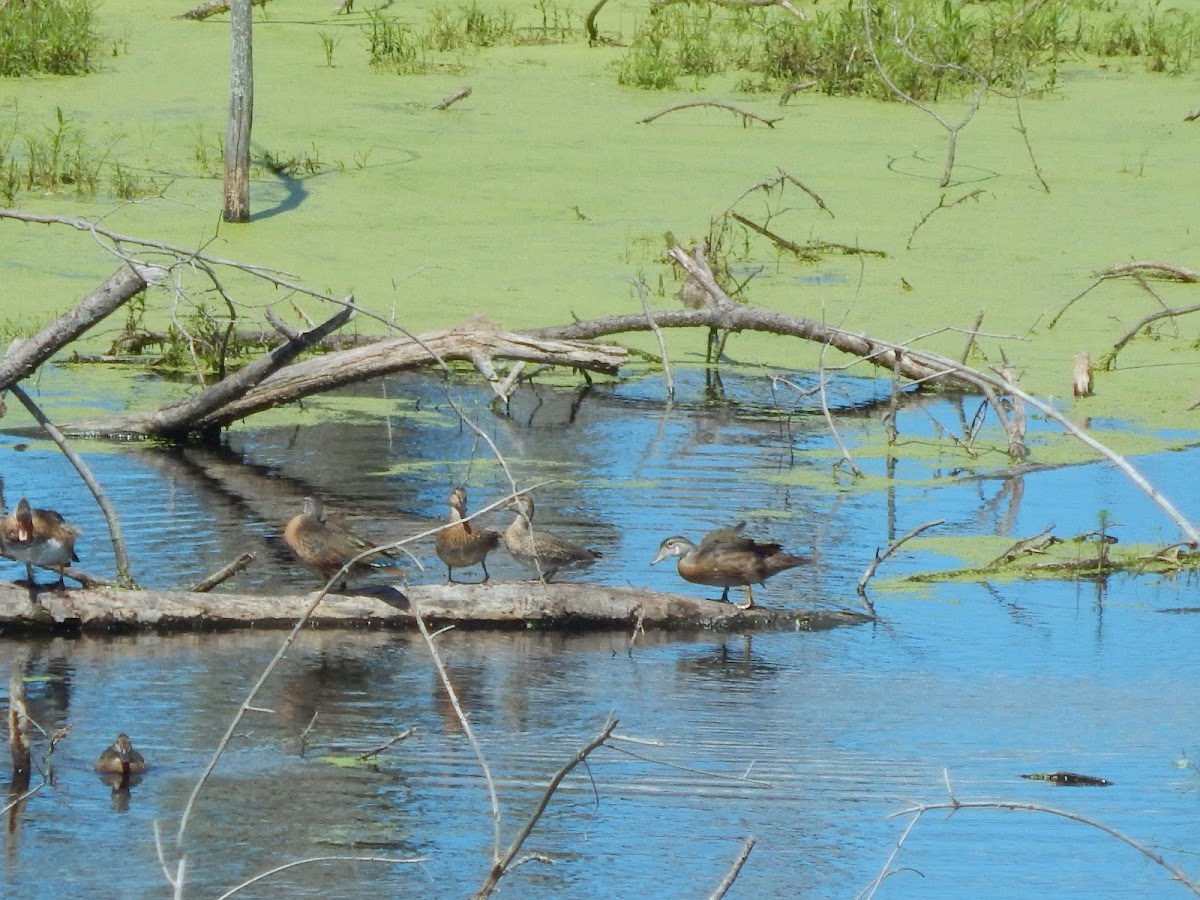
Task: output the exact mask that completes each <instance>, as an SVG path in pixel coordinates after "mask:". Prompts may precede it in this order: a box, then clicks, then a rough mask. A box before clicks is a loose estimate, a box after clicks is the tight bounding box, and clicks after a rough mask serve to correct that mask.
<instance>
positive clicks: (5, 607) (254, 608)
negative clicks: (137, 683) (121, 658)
mask: <svg viewBox="0 0 1200 900" xmlns="http://www.w3.org/2000/svg"><path fill="white" fill-rule="evenodd" d="M311 596H312V595H311V594H310V595H297V594H292V595H286V596H262V595H252V594H222V593H195V592H189V591H123V590H116V589H109V588H98V589H87V590H83V589H80V590H65V591H60V590H50V589H47V590H43V591H41V592H40V593H38V594H37V596H36V597H33V596H31V595H30V592H29V590H28V588H27V587H24V586H20V585H17V584H13V583H11V582H2V583H0V629H2V630H3V631H4V632H5V633H12V632H13V631H16V630H30V631H33V630H43V631H55V630H60V631H87V632H111V631H158V632H166V631H197V630H204V631H208V630H224V629H232V628H256V629H262V628H291V627H292V626H293V625H295V623H296V620H297V619H298V618H300V616H301V615H302V614H303V611H304V609H305V608H306V607H307V606H308V604H309V602H310V600H311ZM414 610H416V611H419V612H420V613H421V615H422V616H423V617H424V619H425V621H426V622H427V623H429V624H430V625H435V626H440V625H445V624H455V625H460V626H464V627H475V628H545V629H573V630H580V631H583V630H589V629H620V630H628V629H630V628H634V627H636V626H638V625H640V627H642V628H644V629H663V630H670V629H697V628H700V629H712V630H715V631H745V630H782V629H792V630H804V631H819V630H825V629H829V628H835V627H837V626H840V625H857V624H861V623H863V622H867V621H870V618H869V617H868V616H866V615H863V614H862V613H857V612H850V611H838V610H782V609H766V608H763V607H754V608H752V609H739V608H738V607H737V606H735V605H734V604H732V603H722V602H720V601H717V600H702V599H696V598H693V597H685V596H682V595H678V594H665V593H661V592H658V591H647V590H639V589H637V588H628V587H608V586H604V585H592V584H568V583H558V584H549V585H544V584H540V583H538V582H510V583H490V584H425V585H411V586H402V587H395V588H389V587H379V588H371V589H370V590H369V592H367V593H359V594H330V595H328V596H327V597H326V598H325V599H324V600H323V601H322V602H321V604H320V605H319V606H318V607H317V609H316V612H315V613H314V614H313V616H312V617H311V619H310V620H309V624H310V625H311V626H313V627H317V628H403V629H407V628H413V627H415V620H414Z"/></svg>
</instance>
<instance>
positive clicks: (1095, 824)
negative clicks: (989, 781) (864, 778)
mask: <svg viewBox="0 0 1200 900" xmlns="http://www.w3.org/2000/svg"><path fill="white" fill-rule="evenodd" d="M962 809H1003V810H1012V811H1015V812H1035V813H1045V814H1047V815H1051V816H1059V817H1061V818H1063V819H1067V820H1068V821H1071V822H1078V823H1079V824H1081V825H1087V826H1088V827H1090V828H1095V829H1097V830H1099V831H1102V832H1104V833H1105V834H1107V835H1108V836H1109V837H1112V838H1115V839H1116V840H1118V841H1120V842H1121V843H1122V844H1125V845H1126V846H1128V847H1132V848H1133V849H1134V850H1136V851H1137V852H1138V853H1140V854H1142V855H1143V856H1144V857H1146V858H1147V859H1148V860H1150V861H1151V862H1153V863H1155V864H1156V865H1158V866H1161V867H1162V868H1163V869H1166V871H1168V872H1169V873H1170V874H1171V877H1172V878H1173V879H1174V880H1176V881H1178V882H1179V883H1180V884H1182V885H1183V886H1184V887H1186V888H1187V889H1188V890H1189V891H1191V892H1192V893H1193V894H1195V895H1196V896H1198V897H1200V884H1197V883H1196V882H1195V881H1193V880H1192V879H1191V878H1189V877H1188V875H1187V873H1186V872H1184V871H1183V869H1181V868H1179V867H1178V866H1176V865H1174V864H1172V863H1170V862H1168V861H1167V860H1166V859H1165V858H1164V857H1163V856H1162V855H1161V854H1160V853H1158V852H1156V851H1154V850H1151V849H1150V848H1149V847H1147V846H1146V845H1145V844H1142V843H1140V842H1139V841H1135V840H1134V839H1133V838H1131V837H1129V836H1128V835H1126V834H1123V833H1122V832H1120V831H1117V830H1116V829H1115V828H1113V827H1112V826H1110V825H1105V824H1104V823H1103V822H1099V821H1097V820H1095V819H1090V818H1088V817H1087V816H1081V815H1079V814H1078V813H1073V812H1070V811H1068V810H1065V809H1057V808H1055V807H1053V806H1043V805H1042V804H1040V803H1026V802H1017V801H1012V800H957V799H953V798H952V799H951V800H950V801H948V802H946V803H921V804H916V805H914V806H910V807H909V808H907V809H902V810H900V811H899V812H895V813H892V815H891V816H889V817H888V818H894V817H896V816H904V815H912V816H914V817H915V818H914V823H915V821H916V819H919V818H920V817H921V816H923V815H924V814H925V813H927V812H937V811H940V810H948V811H949V812H951V813H955V812H958V811H959V810H962ZM910 830H911V825H910ZM883 877H886V872H885V873H883V874H882V875H881V878H880V879H878V880H879V881H881V880H882V878H883ZM868 896H869V895H868Z"/></svg>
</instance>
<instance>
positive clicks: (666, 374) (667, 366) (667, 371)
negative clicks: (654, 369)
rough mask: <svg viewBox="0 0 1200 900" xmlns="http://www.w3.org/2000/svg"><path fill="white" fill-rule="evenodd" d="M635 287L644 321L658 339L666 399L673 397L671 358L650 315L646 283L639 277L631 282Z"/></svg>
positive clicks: (673, 385) (660, 330)
mask: <svg viewBox="0 0 1200 900" xmlns="http://www.w3.org/2000/svg"><path fill="white" fill-rule="evenodd" d="M633 285H634V287H636V288H637V292H638V296H639V297H641V298H642V309H644V310H645V311H646V321H647V322H649V323H650V330H651V331H653V332H654V337H655V338H656V339H657V340H658V352H659V354H660V355H661V359H662V366H663V378H664V379H666V382H667V399H668V400H673V399H674V398H675V379H674V378H672V377H671V360H670V359H668V358H667V341H666V339H665V338H664V337H663V333H662V329H661V328H659V327H658V323H657V322H655V321H654V316H652V315H650V304H649V302H648V301H647V300H646V285H644V284H643V283H642V281H641V279H637V280H635V281H634V282H633Z"/></svg>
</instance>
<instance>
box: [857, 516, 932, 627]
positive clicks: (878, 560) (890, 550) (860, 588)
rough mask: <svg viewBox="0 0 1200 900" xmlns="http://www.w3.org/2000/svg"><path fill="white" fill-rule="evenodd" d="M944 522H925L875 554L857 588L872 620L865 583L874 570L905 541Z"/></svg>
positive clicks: (870, 604)
mask: <svg viewBox="0 0 1200 900" xmlns="http://www.w3.org/2000/svg"><path fill="white" fill-rule="evenodd" d="M945 522H946V520H945V519H934V520H933V521H932V522H926V523H925V524H924V525H918V526H917V527H916V528H914V529H913V530H912V531H910V532H909V533H908V534H906V535H904V536H903V537H901V538H897V539H896V540H894V541H892V542H891V543H890V544H888V545H887V549H886V550H884V551H883V552H882V553H880V552H878V551H877V552H876V553H875V558H874V559H873V560H871V564H870V565H869V566H867V568H866V571H864V572H863V573H862V577H861V578H859V579H858V587H857V591H858V596H860V597H862V600H863V603H865V604H866V605H867V612H868V613H870V615H871V617H872V618H874V616H875V607H874V605H873V604H872V603H871V601H870V600H868V599H867V582H868V581H870V580H871V579H872V578H873V577H874V576H875V570H876V569H878V568H879V566H880V564H881V563H882V562H883V561H884V560H885V559H887V558H888V557H889V556H891V555H892V554H893V553H895V552H896V551H897V550H899V549H900V547H901V545H902V544H904V542H905V541H908V540H910V539H911V538H915V537H916V536H917V535H918V534H920V533H921V532H922V531H925V530H926V529H929V528H936V527H937V526H938V525H943V524H945Z"/></svg>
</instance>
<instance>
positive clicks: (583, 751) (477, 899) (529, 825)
mask: <svg viewBox="0 0 1200 900" xmlns="http://www.w3.org/2000/svg"><path fill="white" fill-rule="evenodd" d="M418 621H419V620H418ZM616 727H617V720H616V719H614V718H611V717H610V718H609V720H608V724H606V725H605V726H604V728H603V729H602V730H601V731H600V733H599V734H598V735H596V736H595V737H594V738H592V739H591V740H590V741H588V743H587V744H585V745H584V746H583V747H581V748H580V749H578V750H576V751H575V755H574V756H572V757H571V758H570V759H569V760H568V761H567V762H566V764H565V765H564V766H563V767H562V768H561V769H559V770H558V771H557V772H555V773H554V777H553V778H551V779H550V783H549V784H547V785H546V790H545V791H543V792H542V796H541V799H540V800H539V801H538V804H537V806H536V807H534V810H533V814H532V815H530V817H529V818H528V819H527V820H526V822H525V824H524V825H523V826H522V827H521V830H520V831H519V832H517V836H516V837H515V838H513V842H512V843H511V844H509V845H508V849H507V850H505V851H504V856H503V857H501V858H500V859H499V860H497V861H496V863H495V865H493V866H492V870H491V871H490V872H489V873H488V877H487V880H485V881H484V883H483V886H482V887H481V888H480V889H479V890H478V891H476V892H475V894H474V900H481V898H483V897H488V896H491V894H492V891H494V890H495V889H496V885H497V883H499V881H500V879H501V878H503V877H504V874H505V872H507V871H508V869H509V867H510V866H511V864H512V861H513V860H514V859H516V857H517V854H518V853H519V852H520V851H521V845H522V844H524V843H525V839H526V838H528V837H529V835H530V834H531V833H532V832H533V829H534V826H535V825H537V822H538V819H540V818H541V817H542V813H544V812H545V811H546V807H547V806H548V805H549V803H550V798H551V797H552V796H554V792H555V791H556V790H558V786H559V785H560V784H562V781H563V779H564V778H566V777H567V775H569V774H570V773H571V770H572V769H574V768H575V767H576V766H577V765H579V764H580V763H581V762H583V761H584V760H585V759H587V758H588V755H589V754H590V753H591V752H592V751H593V750H595V749H596V748H597V747H599V746H601V745H602V744H603V743H604V742H605V741H606V740H608V738H609V736H610V735H611V734H612V733H613V729H615V728H616Z"/></svg>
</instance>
